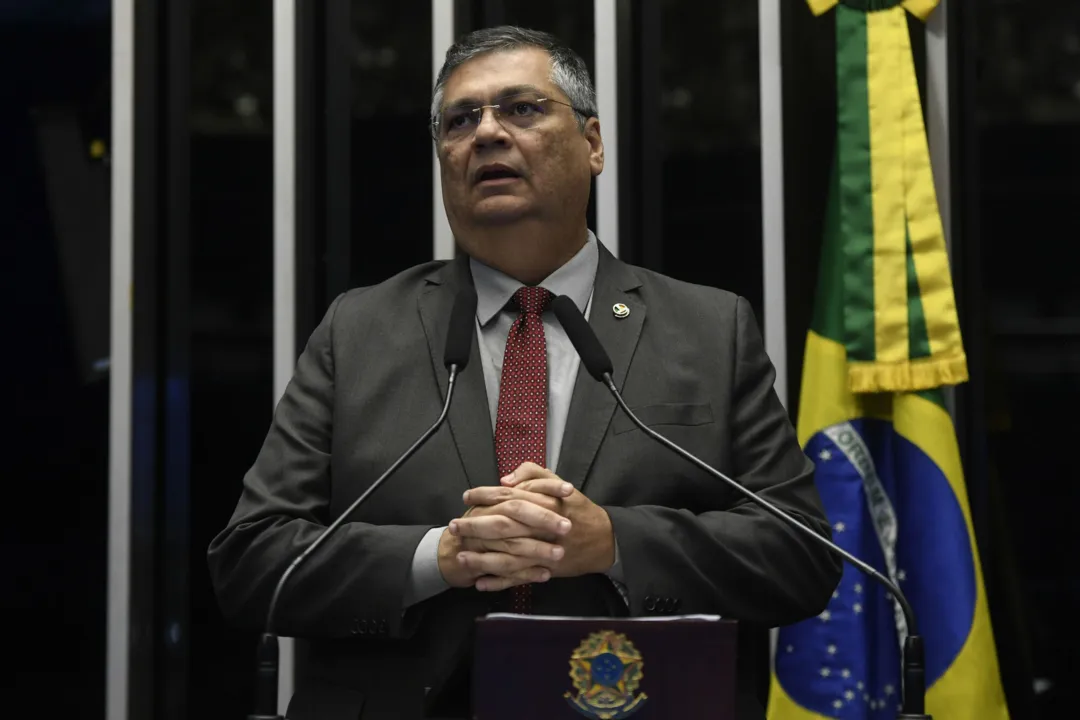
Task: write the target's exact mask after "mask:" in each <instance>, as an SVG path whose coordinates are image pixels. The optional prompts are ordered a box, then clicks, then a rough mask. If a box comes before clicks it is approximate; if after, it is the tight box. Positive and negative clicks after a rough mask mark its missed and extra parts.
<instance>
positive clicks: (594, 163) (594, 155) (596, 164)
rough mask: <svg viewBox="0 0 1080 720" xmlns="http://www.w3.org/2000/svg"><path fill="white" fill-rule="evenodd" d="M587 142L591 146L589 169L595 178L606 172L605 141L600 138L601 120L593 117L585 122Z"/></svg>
mask: <svg viewBox="0 0 1080 720" xmlns="http://www.w3.org/2000/svg"><path fill="white" fill-rule="evenodd" d="M583 134H584V136H585V142H587V143H588V144H589V167H590V168H591V169H592V174H593V177H596V176H597V175H599V174H600V173H602V172H603V171H604V139H603V138H602V137H601V136H600V119H599V118H594V117H591V118H589V119H588V120H586V121H585V131H584V133H583Z"/></svg>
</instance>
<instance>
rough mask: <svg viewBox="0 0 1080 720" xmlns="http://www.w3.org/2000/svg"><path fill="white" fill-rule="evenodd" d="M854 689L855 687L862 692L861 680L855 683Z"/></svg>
mask: <svg viewBox="0 0 1080 720" xmlns="http://www.w3.org/2000/svg"><path fill="white" fill-rule="evenodd" d="M855 687H856V688H858V689H859V690H862V689H863V684H862V680H860V681H859V682H857V683H855Z"/></svg>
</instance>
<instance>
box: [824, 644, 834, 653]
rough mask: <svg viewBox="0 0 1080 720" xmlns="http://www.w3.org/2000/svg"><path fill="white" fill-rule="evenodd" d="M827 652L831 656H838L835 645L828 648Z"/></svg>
mask: <svg viewBox="0 0 1080 720" xmlns="http://www.w3.org/2000/svg"><path fill="white" fill-rule="evenodd" d="M826 650H828V651H829V654H830V655H835V654H836V646H835V645H830V646H829V647H827V648H826Z"/></svg>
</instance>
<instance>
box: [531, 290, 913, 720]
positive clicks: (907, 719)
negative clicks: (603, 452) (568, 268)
mask: <svg viewBox="0 0 1080 720" xmlns="http://www.w3.org/2000/svg"><path fill="white" fill-rule="evenodd" d="M552 310H553V311H554V312H555V316H556V317H557V318H558V320H559V323H560V324H561V325H562V328H563V331H565V332H566V336H567V337H568V338H569V339H570V343H571V344H572V345H573V346H574V349H575V350H577V352H578V355H579V356H580V357H581V363H582V364H583V365H584V366H585V369H586V371H587V372H588V373H589V374H590V375H592V376H593V377H594V378H596V379H597V380H599V381H600V382H602V383H603V384H604V385H605V386H607V389H608V390H609V391H610V392H611V394H612V396H613V397H614V398H615V402H616V403H618V405H619V407H620V408H622V411H623V412H624V413H626V416H627V417H628V418H630V420H631V422H633V423H634V425H636V426H637V427H638V428H640V429H641V431H642V432H644V433H645V434H646V435H648V436H649V437H651V438H652V439H653V440H656V441H657V442H658V443H660V444H661V445H663V446H664V447H666V448H668V449H669V450H671V451H672V452H674V453H675V454H677V455H679V456H680V457H682V458H684V459H686V460H688V461H689V462H691V463H693V464H694V465H696V466H697V467H698V468H700V469H702V470H704V471H705V472H707V473H708V474H710V475H712V476H713V477H715V478H717V479H719V480H721V481H722V482H724V483H726V484H727V485H728V486H729V487H731V488H732V489H733V490H735V491H736V492H738V493H739V494H741V495H742V496H743V497H745V498H746V499H748V500H750V501H751V502H753V503H755V504H757V505H758V506H759V507H762V508H764V509H765V510H766V511H768V512H769V513H771V514H772V515H774V516H776V517H778V518H780V519H781V520H783V521H784V522H785V523H786V524H787V525H789V526H791V527H793V528H795V529H796V530H798V531H799V532H800V533H802V534H803V535H804V536H806V537H808V538H810V539H812V540H813V541H814V542H816V543H817V544H819V545H821V546H822V547H824V548H825V549H827V550H828V551H829V552H831V553H833V554H834V555H837V556H839V557H841V558H843V559H844V560H846V561H847V562H849V563H851V564H852V565H854V566H855V567H856V568H858V569H859V570H861V571H862V572H864V573H866V574H867V575H869V576H870V577H871V578H873V579H874V580H876V581H877V582H878V583H880V584H881V585H882V586H884V588H885V589H886V590H887V591H888V593H889V594H890V595H891V596H892V597H893V598H894V599H895V600H896V602H897V604H898V605H899V606H900V609H901V611H902V612H903V614H904V619H905V621H906V622H907V629H908V636H907V638H906V639H905V641H904V649H903V699H902V704H901V712H900V715H898V720H930V716H929V715H926V714H925V703H926V666H925V659H924V649H923V641H922V637H921V636H920V635H919V629H918V625H917V623H916V621H915V611H914V610H913V609H912V607H911V604H910V603H909V602H908V599H907V598H906V597H905V596H904V593H903V592H901V590H900V588H899V587H898V586H897V585H896V584H895V583H893V581H892V580H890V579H889V578H888V577H886V576H885V575H883V574H882V573H880V572H878V571H877V570H876V569H875V568H873V567H872V566H870V565H869V564H867V563H866V562H864V561H862V560H860V559H859V558H857V557H855V556H854V555H852V554H851V553H849V552H848V551H847V550H844V549H843V548H842V547H840V546H839V545H837V544H836V543H834V542H832V541H831V540H829V539H827V538H825V537H822V536H821V535H819V534H818V533H817V532H815V531H814V530H812V529H811V528H810V527H809V526H807V525H805V524H803V523H802V522H801V521H800V520H798V519H796V518H795V517H794V516H792V515H791V514H789V513H787V512H785V511H784V510H781V509H780V508H779V507H777V506H776V505H774V504H773V503H771V502H770V501H768V500H766V499H765V498H763V497H761V496H759V495H757V494H755V493H754V492H752V491H750V490H748V489H747V488H746V487H744V486H743V485H741V484H740V483H738V482H736V481H735V480H732V479H731V478H730V477H728V476H727V475H725V474H724V473H722V472H720V471H719V470H717V469H716V468H714V467H713V466H711V465H709V464H708V463H707V462H705V461H704V460H701V459H700V458H698V457H696V456H695V455H693V454H692V453H690V452H689V451H687V450H685V449H683V448H682V447H680V446H679V445H676V444H675V443H674V442H672V441H671V440H668V439H667V438H666V437H664V436H663V435H661V434H660V433H658V432H656V431H655V430H653V429H652V428H650V427H649V426H648V425H646V424H645V423H643V422H641V420H639V419H638V417H637V416H636V415H635V414H634V412H633V411H632V410H631V409H630V408H629V406H627V404H626V401H625V400H623V397H622V393H620V392H619V389H618V388H617V387H616V386H615V381H614V380H612V377H611V376H612V373H613V372H614V370H613V367H614V366H613V365H612V363H611V358H610V357H609V356H608V354H607V351H606V350H604V347H603V345H601V344H600V340H599V338H597V337H596V333H594V332H593V330H592V328H591V327H589V323H588V322H587V321H586V320H585V318H584V316H582V314H581V313H580V312H579V311H578V309H577V306H576V305H575V304H574V302H573V300H571V299H570V298H568V297H566V296H565V295H561V296H559V297H557V298H555V300H553V301H552Z"/></svg>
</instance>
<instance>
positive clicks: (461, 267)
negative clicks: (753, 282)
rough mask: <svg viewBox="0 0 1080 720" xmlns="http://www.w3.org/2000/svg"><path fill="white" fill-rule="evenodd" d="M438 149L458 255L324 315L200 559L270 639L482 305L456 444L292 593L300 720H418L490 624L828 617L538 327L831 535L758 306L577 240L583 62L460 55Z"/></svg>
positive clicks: (364, 512)
mask: <svg viewBox="0 0 1080 720" xmlns="http://www.w3.org/2000/svg"><path fill="white" fill-rule="evenodd" d="M432 133H433V137H434V140H435V144H436V149H437V152H438V157H439V162H440V166H441V173H442V184H443V197H444V200H445V205H446V212H447V217H448V219H449V221H450V226H451V228H452V229H453V231H454V236H455V238H456V239H457V242H458V244H459V246H460V249H461V250H462V251H463V254H462V255H461V256H460V257H459V258H458V259H457V260H455V261H452V262H449V263H442V262H437V263H429V264H427V265H424V266H421V267H417V268H413V269H411V270H408V271H406V272H404V273H402V274H400V275H398V276H397V277H394V278H391V279H390V280H387V281H386V282H384V283H381V284H379V285H376V286H374V287H369V288H362V289H358V290H353V291H350V292H347V293H345V294H344V295H342V296H341V297H339V298H338V299H337V300H335V301H334V303H333V304H332V305H331V307H330V309H329V311H328V312H327V314H326V317H325V319H324V320H323V322H322V323H321V324H320V326H319V327H318V328H317V329H316V330H315V332H314V333H313V334H312V336H311V339H310V341H309V342H308V345H307V347H306V349H305V350H304V352H303V355H302V356H301V357H300V360H299V362H298V365H297V368H296V373H295V376H294V378H293V380H292V382H291V383H290V385H289V387H288V389H287V390H286V392H285V395H284V397H283V398H282V400H281V403H280V404H279V406H278V408H277V411H276V414H275V417H274V421H273V425H272V427H271V428H270V432H269V435H268V436H267V439H266V442H265V444H264V446H263V448H262V451H261V452H260V454H259V456H258V458H257V459H256V462H255V465H254V467H252V469H251V471H250V472H249V473H248V474H247V476H246V477H245V479H244V489H243V494H242V496H241V498H240V502H239V505H238V506H237V509H236V512H235V514H234V516H233V518H232V521H231V522H230V524H229V526H228V528H227V529H226V530H225V531H224V532H223V533H221V535H220V536H218V537H217V538H216V539H215V540H214V542H213V544H212V545H211V547H210V553H209V559H210V568H211V572H212V574H213V578H214V582H215V586H216V588H217V592H218V596H219V599H220V602H221V606H222V608H223V609H224V611H225V613H226V614H227V615H228V616H229V617H231V618H232V619H233V620H235V621H237V622H241V623H244V624H246V625H249V626H252V627H260V626H261V624H262V622H263V619H264V618H265V614H266V608H267V604H268V602H269V598H270V595H271V593H272V591H273V588H274V585H275V583H276V582H277V580H278V578H279V576H280V575H281V573H282V571H283V570H284V569H285V568H286V566H287V565H288V564H289V562H290V561H291V560H292V559H293V558H294V557H295V556H296V555H297V553H298V552H299V551H301V550H302V549H303V548H304V547H305V546H307V545H308V544H309V543H311V542H312V540H313V539H314V538H315V537H316V536H317V534H318V533H319V532H320V530H321V529H322V528H324V527H325V526H326V524H328V523H329V522H330V521H331V520H332V519H333V518H334V517H336V516H337V515H338V514H339V513H341V512H342V511H343V510H344V509H345V508H346V507H347V506H348V505H349V504H350V503H351V502H352V501H353V500H354V499H355V498H356V497H357V496H358V495H359V494H360V493H361V492H363V491H364V489H366V488H367V487H368V486H370V484H371V483H372V482H373V481H374V479H375V478H376V477H378V476H379V474H380V473H381V472H382V471H383V470H385V469H386V467H387V466H388V465H389V464H390V463H391V462H392V461H393V460H394V459H395V458H396V457H397V456H398V455H399V454H400V453H401V452H402V451H403V450H404V449H405V448H406V447H408V445H409V444H410V443H411V442H412V441H413V440H414V439H415V438H416V437H417V436H419V435H420V433H421V432H422V431H423V430H424V429H426V427H427V426H428V425H429V424H430V423H431V422H432V420H433V419H434V418H435V417H436V415H437V414H438V412H439V409H440V406H441V403H442V399H443V398H444V397H445V395H444V393H445V388H446V371H445V370H444V369H443V367H442V362H441V356H442V352H443V345H444V342H445V332H446V324H447V320H448V316H449V312H450V308H451V305H452V304H453V300H454V297H455V295H456V293H457V291H458V289H459V288H461V287H462V286H464V285H468V284H472V285H474V286H475V289H476V292H477V294H478V297H479V305H478V309H477V328H478V332H477V339H476V341H475V344H474V347H473V355H472V357H473V361H472V362H471V363H470V364H469V365H468V366H467V368H466V369H465V371H464V372H463V373H462V375H461V377H460V379H459V381H458V382H459V386H458V389H457V390H456V395H455V398H454V402H453V405H452V407H451V410H450V418H449V428H448V429H444V430H442V431H440V432H439V433H438V434H436V435H435V436H434V437H433V438H432V440H431V441H430V442H429V443H428V444H427V445H426V446H424V447H423V448H422V449H421V450H420V451H419V452H418V453H417V454H416V455H415V456H414V457H412V458H411V459H410V460H409V461H408V462H407V463H406V464H405V465H403V466H402V468H401V469H400V471H399V472H398V473H397V475H396V476H395V477H393V478H392V479H391V480H390V481H389V482H388V483H387V484H386V485H384V486H383V487H381V488H380V489H379V490H378V491H377V492H375V493H374V494H373V495H372V496H371V498H370V500H369V501H368V502H367V503H366V504H365V505H364V506H363V507H361V508H360V509H359V510H358V511H357V512H356V513H355V515H354V516H353V517H351V518H349V522H348V523H346V524H344V525H343V526H342V527H341V528H340V529H339V530H338V531H337V532H336V533H334V534H333V535H332V537H330V538H329V539H328V541H327V542H326V544H325V545H324V546H323V547H322V548H321V549H320V551H319V552H317V553H316V554H314V555H313V556H312V557H311V559H310V561H309V562H308V563H307V564H306V565H304V566H303V567H302V568H301V569H300V570H299V571H298V572H297V573H296V574H295V575H294V576H293V578H292V579H291V581H290V585H289V587H288V588H287V589H286V591H285V592H284V593H283V596H282V600H281V604H280V606H279V608H278V618H279V629H280V630H281V632H282V633H283V634H288V635H295V636H298V637H302V638H305V639H308V640H309V641H310V646H309V652H308V657H307V659H306V662H305V663H304V666H305V671H306V675H305V677H304V678H303V679H302V680H301V682H300V684H299V688H300V689H299V691H298V693H297V695H296V696H295V697H294V701H293V710H291V711H290V712H291V713H292V712H295V714H296V715H298V716H302V715H305V714H310V716H318V717H326V718H338V717H340V718H346V717H347V718H356V717H358V716H360V717H363V718H365V720H367V719H370V718H403V717H419V716H420V712H421V707H422V704H423V700H424V695H425V692H426V691H427V689H428V688H430V687H432V686H434V685H436V684H437V683H439V682H440V679H441V678H444V677H445V676H446V674H447V673H449V672H451V671H452V670H453V668H454V666H455V664H456V663H459V662H460V658H461V657H462V653H463V652H464V651H465V650H466V646H467V644H468V640H469V632H470V629H471V627H472V625H473V622H474V620H475V618H476V617H478V616H480V615H483V614H485V613H487V612H489V611H491V610H499V609H502V610H517V611H521V612H534V613H540V614H566V615H603V616H612V615H615V616H625V615H631V616H638V615H650V614H653V615H655V614H674V613H716V614H721V615H723V616H725V617H731V618H736V619H739V620H741V621H744V622H746V623H749V624H754V625H758V626H773V625H778V624H786V623H791V622H795V621H797V620H800V619H803V618H806V617H808V616H811V615H813V614H816V613H818V612H820V610H821V609H822V608H823V607H824V606H825V604H826V602H827V600H828V598H829V597H830V595H831V593H832V592H833V590H834V588H835V586H836V584H837V583H838V581H839V576H840V569H839V565H838V563H837V562H836V561H835V560H834V559H833V558H832V557H831V556H830V555H828V554H827V553H826V552H823V551H822V550H821V549H820V548H819V547H817V546H816V544H813V543H809V542H807V541H806V540H805V539H803V538H802V537H801V536H800V535H799V534H798V533H797V532H795V531H793V530H791V529H790V528H788V527H786V526H785V525H784V524H783V523H781V522H778V521H777V520H776V519H774V518H773V517H772V516H770V515H769V514H767V513H765V512H763V511H761V510H759V509H758V507H757V506H755V505H753V504H750V503H747V502H745V501H744V500H742V499H740V497H739V496H737V495H736V494H735V493H733V492H731V491H730V490H729V489H728V488H727V487H725V486H724V485H723V484H722V483H720V482H718V481H716V480H714V479H713V478H711V477H710V476H708V475H706V474H705V473H702V472H700V471H699V470H698V469H696V468H695V467H694V466H692V465H690V464H689V463H687V462H684V461H682V460H680V459H679V458H677V457H675V456H674V455H672V454H671V453H670V452H669V451H668V450H666V449H664V448H663V447H660V446H659V445H657V444H656V443H653V442H652V441H649V440H646V439H645V438H644V437H643V436H642V434H641V432H640V431H639V430H637V429H635V428H633V427H632V426H631V425H630V423H629V422H628V421H627V420H626V418H625V417H623V416H622V415H621V414H619V413H617V412H616V409H615V403H614V401H613V399H612V398H611V396H610V395H609V394H608V392H607V390H606V389H605V388H604V387H603V386H602V385H600V384H599V383H597V382H595V381H594V380H593V379H592V378H590V377H589V376H588V375H587V374H586V373H585V372H581V371H579V359H578V357H577V355H576V353H575V352H574V350H573V347H572V346H571V345H570V344H569V342H568V340H567V338H566V335H565V333H564V332H563V331H562V328H561V327H560V326H559V323H558V321H557V320H556V319H555V318H554V317H553V315H552V313H551V312H550V310H549V309H548V303H549V302H550V299H551V297H552V296H557V295H567V296H569V297H570V298H571V299H572V300H573V301H574V302H575V303H576V304H577V306H578V307H579V309H581V310H582V311H583V312H585V313H586V314H587V316H588V317H589V320H590V324H591V325H592V326H593V328H594V329H595V331H596V332H597V334H598V336H599V338H600V340H601V342H602V343H603V344H604V345H605V347H606V348H607V350H608V352H609V353H610V355H611V357H612V359H613V361H614V364H615V373H614V380H615V382H616V383H617V384H618V385H619V386H620V387H621V388H622V392H623V393H624V395H625V397H626V400H627V402H628V403H629V404H630V405H631V406H632V407H634V408H636V411H637V414H638V415H639V417H640V418H641V419H642V420H643V421H644V422H646V423H648V424H649V425H652V426H656V427H660V428H661V430H662V431H663V432H664V434H666V435H667V436H668V437H670V438H672V439H673V440H675V441H676V442H678V443H680V444H681V445H683V446H684V447H686V448H688V449H689V450H690V451H691V452H693V453H695V454H696V455H698V456H699V457H701V458H703V459H705V460H706V461H707V462H710V463H712V464H714V465H715V466H717V467H719V468H721V469H722V470H724V471H725V472H727V473H728V474H729V475H731V476H733V477H735V478H737V479H738V480H739V481H740V482H741V483H743V484H744V485H745V486H746V487H748V488H750V489H752V490H754V491H755V492H758V493H760V494H761V495H762V496H765V497H767V498H768V499H770V500H772V501H773V502H774V503H776V504H777V505H779V506H780V507H782V508H784V509H786V510H787V511H788V512H790V513H792V514H793V515H795V516H796V517H798V518H800V519H802V520H803V521H804V522H806V523H808V524H809V525H810V526H811V527H813V528H816V529H818V530H819V531H820V532H821V533H822V534H823V535H828V532H829V527H828V524H827V522H826V521H825V519H824V516H823V512H822V509H821V505H820V501H819V498H818V496H817V493H816V491H815V489H814V485H813V477H812V472H813V470H812V468H813V465H812V464H811V463H810V462H809V461H808V460H807V459H806V458H805V456H804V455H803V454H802V452H801V450H800V448H799V446H798V444H797V442H796V440H795V437H794V433H793V431H792V428H791V426H790V423H789V421H788V418H787V416H786V414H785V412H784V409H783V407H781V405H780V403H779V402H778V400H777V398H776V396H775V394H774V393H773V389H772V383H773V377H774V373H773V369H772V367H771V365H770V363H769V361H768V358H767V357H766V355H765V352H764V348H763V346H762V340H761V336H760V333H759V331H758V329H757V327H756V324H755V320H754V317H753V314H752V312H751V310H750V308H749V306H748V305H747V303H746V301H745V300H743V299H741V298H738V297H736V296H734V295H731V294H730V293H725V292H723V291H719V290H715V289H711V288H704V287H697V286H692V285H688V284H685V283H681V282H677V281H675V280H672V279H669V278H666V277H663V276H661V275H657V274H656V273H652V272H648V271H645V270H642V269H639V268H634V267H631V266H629V265H626V264H623V263H621V262H619V261H618V260H616V259H615V258H614V257H613V256H612V255H611V254H610V253H608V252H607V251H606V250H605V249H604V248H603V247H602V246H601V245H600V244H599V242H598V241H597V239H596V238H595V236H593V234H592V233H591V232H590V231H589V230H588V228H587V227H586V222H585V215H586V206H587V204H588V198H589V188H590V181H591V179H592V177H594V176H596V175H599V174H600V172H601V171H602V170H603V167H604V145H603V142H602V139H601V134H600V121H599V120H598V118H597V112H596V107H595V97H594V93H593V89H592V86H591V83H590V81H589V76H588V72H587V69H586V67H585V65H584V63H583V62H582V61H581V59H580V58H579V57H578V56H577V55H576V54H575V53H574V52H573V51H571V50H569V49H568V48H566V47H564V46H563V45H561V44H560V43H558V42H557V41H556V40H555V39H554V38H553V37H551V36H549V35H546V34H543V33H537V32H532V31H527V30H521V29H517V28H495V29H487V30H480V31H477V32H475V33H472V34H471V35H468V36H466V37H465V38H464V39H462V40H461V41H460V42H459V43H457V44H456V45H454V46H453V47H452V48H451V49H450V50H449V52H448V53H447V56H446V62H445V64H444V66H443V68H442V71H441V72H440V75H439V78H438V81H437V83H436V87H435V92H434V98H433V103H432ZM545 468H550V470H548V469H545ZM740 682H741V683H742V684H743V685H744V689H748V688H747V687H745V686H748V685H749V681H747V680H744V679H743V678H740ZM329 698H333V700H332V701H331V700H329ZM331 705H333V706H334V707H336V708H337V710H330V709H329V708H330V706H331ZM314 707H320V708H322V709H321V710H320V711H319V712H322V714H321V715H319V714H318V712H313V711H312V710H311V708H314ZM755 714H756V715H757V716H758V717H760V716H761V713H760V707H758V708H757V709H756V710H755V711H753V712H752V713H750V714H747V711H743V716H745V717H751V716H753V715H755Z"/></svg>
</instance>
